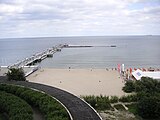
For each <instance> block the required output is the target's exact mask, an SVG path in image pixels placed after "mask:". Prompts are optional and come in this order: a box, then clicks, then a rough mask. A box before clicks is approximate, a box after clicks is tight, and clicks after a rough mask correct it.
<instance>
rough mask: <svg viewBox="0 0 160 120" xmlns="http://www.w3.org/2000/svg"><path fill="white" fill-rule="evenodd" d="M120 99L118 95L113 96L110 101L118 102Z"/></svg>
mask: <svg viewBox="0 0 160 120" xmlns="http://www.w3.org/2000/svg"><path fill="white" fill-rule="evenodd" d="M118 100H119V99H118V97H117V96H111V97H110V99H109V101H110V103H117V102H118Z"/></svg>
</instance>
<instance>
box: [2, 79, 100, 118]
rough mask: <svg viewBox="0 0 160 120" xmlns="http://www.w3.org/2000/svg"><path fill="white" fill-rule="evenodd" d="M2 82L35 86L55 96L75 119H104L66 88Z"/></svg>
mask: <svg viewBox="0 0 160 120" xmlns="http://www.w3.org/2000/svg"><path fill="white" fill-rule="evenodd" d="M0 83H7V84H15V85H21V86H25V87H29V88H34V89H37V90H40V91H43V92H45V93H47V94H49V95H51V96H53V97H55V98H56V99H58V100H59V101H60V102H61V103H62V104H63V105H64V106H65V107H66V108H67V109H68V110H69V112H70V113H71V116H72V118H73V120H102V119H101V117H100V116H99V115H98V114H97V113H96V111H95V110H94V109H92V108H91V107H90V106H89V105H88V104H87V103H86V102H84V101H83V100H81V99H80V98H78V97H76V96H74V95H73V94H70V93H68V92H66V91H64V90H61V89H58V88H55V87H51V86H47V85H43V84H38V83H31V82H24V81H17V82H14V81H2V80H0Z"/></svg>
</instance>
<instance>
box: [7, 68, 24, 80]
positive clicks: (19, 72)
mask: <svg viewBox="0 0 160 120" xmlns="http://www.w3.org/2000/svg"><path fill="white" fill-rule="evenodd" d="M6 75H7V79H8V80H9V81H11V80H15V81H25V80H26V78H25V74H24V71H23V69H22V68H10V69H9V70H8V72H7V74H6Z"/></svg>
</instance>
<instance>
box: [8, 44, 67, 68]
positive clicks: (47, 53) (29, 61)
mask: <svg viewBox="0 0 160 120" xmlns="http://www.w3.org/2000/svg"><path fill="white" fill-rule="evenodd" d="M65 46H67V45H66V44H59V45H56V46H54V47H52V48H48V49H47V50H44V51H42V52H39V53H36V54H33V55H32V56H30V57H28V58H25V59H23V60H21V61H18V62H17V63H14V64H12V65H9V66H8V68H23V67H27V66H31V65H34V64H35V63H38V62H41V61H42V60H44V59H45V58H47V57H52V56H53V54H54V53H56V52H58V51H61V49H62V48H64V47H65Z"/></svg>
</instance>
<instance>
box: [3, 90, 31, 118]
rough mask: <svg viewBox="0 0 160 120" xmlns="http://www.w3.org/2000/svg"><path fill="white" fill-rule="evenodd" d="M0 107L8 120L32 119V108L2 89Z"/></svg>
mask: <svg viewBox="0 0 160 120" xmlns="http://www.w3.org/2000/svg"><path fill="white" fill-rule="evenodd" d="M0 109H1V110H3V111H5V112H7V113H8V115H9V119H10V120H22V119H23V120H33V112H32V108H31V107H30V106H29V105H28V104H27V103H26V102H25V101H23V100H22V99H20V98H18V97H16V96H14V95H12V94H9V93H6V92H2V91H0Z"/></svg>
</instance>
